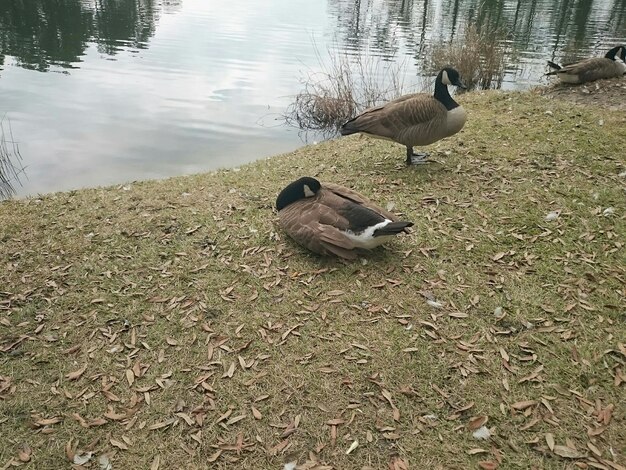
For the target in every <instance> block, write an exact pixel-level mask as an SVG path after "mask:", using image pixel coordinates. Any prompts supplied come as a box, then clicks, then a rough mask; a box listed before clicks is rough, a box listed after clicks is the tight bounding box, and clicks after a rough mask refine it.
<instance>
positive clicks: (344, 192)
mask: <svg viewBox="0 0 626 470" xmlns="http://www.w3.org/2000/svg"><path fill="white" fill-rule="evenodd" d="M324 187H325V188H326V189H328V190H329V191H332V192H333V193H335V194H336V195H337V196H340V197H342V198H344V199H348V200H350V201H352V202H354V203H356V204H360V205H362V206H364V207H367V208H368V209H371V210H373V211H374V212H377V213H379V214H380V215H382V216H383V217H385V218H386V219H389V220H391V221H392V222H399V221H400V219H399V218H398V217H397V216H396V215H394V214H392V213H391V212H389V211H388V210H386V209H383V208H382V207H380V206H379V205H377V204H376V203H374V202H372V201H370V200H369V199H367V198H366V197H364V196H362V195H361V194H359V193H357V192H356V191H353V190H352V189H350V188H346V187H345V186H340V185H338V184H334V183H324Z"/></svg>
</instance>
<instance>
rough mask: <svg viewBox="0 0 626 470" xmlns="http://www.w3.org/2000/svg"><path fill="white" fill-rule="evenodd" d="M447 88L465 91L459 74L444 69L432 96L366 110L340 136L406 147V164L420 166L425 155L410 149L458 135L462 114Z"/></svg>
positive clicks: (403, 99)
mask: <svg viewBox="0 0 626 470" xmlns="http://www.w3.org/2000/svg"><path fill="white" fill-rule="evenodd" d="M448 85H454V86H457V87H459V88H465V85H463V82H461V78H460V76H459V72H457V71H456V70H455V69H453V68H449V67H447V68H444V69H443V70H441V72H439V74H438V75H437V78H436V80H435V93H434V94H433V95H428V94H426V93H414V94H412V95H405V96H401V97H400V98H397V99H395V100H393V101H390V102H389V103H387V104H384V105H382V106H376V107H374V108H370V109H368V110H366V111H364V112H363V113H361V114H360V115H358V116H357V117H355V118H354V119H351V120H350V121H348V122H346V123H345V124H344V125H343V126H342V127H341V129H340V130H339V131H340V132H341V135H350V134H355V133H357V132H363V133H364V134H369V135H371V136H373V137H377V138H380V139H387V140H393V141H394V142H398V143H399V144H402V145H406V163H407V165H410V164H412V163H414V164H417V163H424V160H425V159H426V157H427V154H425V153H414V152H413V146H415V145H429V144H432V143H433V142H437V141H438V140H441V139H443V138H444V137H450V136H451V135H453V134H456V133H457V132H459V131H460V130H461V129H462V128H463V126H464V125H465V120H466V113H465V110H464V109H463V107H462V106H461V105H459V103H457V102H456V101H454V99H452V97H451V96H450V93H449V92H448Z"/></svg>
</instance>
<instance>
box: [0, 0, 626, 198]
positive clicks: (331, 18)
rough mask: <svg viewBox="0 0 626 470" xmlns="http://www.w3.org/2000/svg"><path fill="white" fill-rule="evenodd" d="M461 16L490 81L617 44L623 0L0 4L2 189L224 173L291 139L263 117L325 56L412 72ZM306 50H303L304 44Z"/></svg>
mask: <svg viewBox="0 0 626 470" xmlns="http://www.w3.org/2000/svg"><path fill="white" fill-rule="evenodd" d="M468 23H471V24H475V25H477V26H478V27H485V28H486V27H488V28H504V29H505V30H506V31H507V32H508V35H507V36H506V39H504V40H503V41H504V42H505V45H506V50H507V53H508V56H507V60H506V63H507V69H506V70H507V72H506V76H505V79H504V83H503V88H508V89H512V88H525V87H528V86H530V85H534V84H539V83H546V81H545V79H544V78H543V76H542V75H543V74H544V73H545V72H546V69H545V60H546V59H553V60H557V61H562V60H565V61H567V60H568V59H570V60H571V59H575V58H580V57H586V56H591V55H603V54H604V52H606V50H608V49H609V48H610V47H611V46H612V45H615V44H620V43H626V0H482V1H478V0H421V1H411V0H395V1H393V0H378V1H377V0H371V1H358V0H357V1H347V0H327V1H326V2H322V1H310V0H306V1H305V0H264V1H262V2H254V1H249V0H245V1H243V0H230V1H213V0H169V1H165V0H0V117H2V116H4V119H5V122H6V119H8V120H9V121H10V124H11V128H12V131H13V136H14V137H15V139H16V140H18V141H19V145H20V150H21V154H22V157H23V162H22V163H23V165H24V166H25V167H26V174H27V179H25V178H22V181H23V187H21V188H18V195H21V196H23V195H33V194H37V193H45V192H49V191H56V190H65V189H73V188H80V187H86V186H97V185H104V184H111V183H122V182H126V181H131V180H135V179H146V178H161V177H166V176H173V175H181V174H188V173H195V172H200V171H206V170H211V169H216V168H220V167H233V166H237V165H240V164H243V163H246V162H249V161H252V160H256V159H259V158H263V157H266V156H269V155H273V154H276V153H280V152H285V151H289V150H292V149H294V148H296V147H298V146H300V145H302V140H301V138H300V136H299V134H298V131H297V130H295V129H290V128H287V127H285V126H281V125H280V123H281V121H280V120H278V119H277V117H278V116H279V115H280V114H281V113H283V112H284V111H285V109H286V107H287V106H288V105H289V104H290V102H291V101H292V97H293V96H294V95H295V94H296V93H298V92H299V91H300V90H301V89H302V86H301V83H300V80H301V78H302V76H303V74H306V73H310V72H315V71H317V70H319V69H320V57H321V60H322V61H324V60H326V51H327V50H328V49H331V50H337V49H338V50H339V51H342V52H347V53H349V54H351V55H357V54H367V55H370V56H375V57H378V58H380V59H383V60H389V61H401V63H402V64H403V67H404V73H405V74H406V77H407V79H408V80H409V81H411V80H415V81H417V80H418V78H417V77H419V76H420V74H423V73H424V66H423V64H424V62H425V61H424V58H425V56H426V55H427V54H428V50H429V46H430V45H432V44H434V43H440V42H442V41H449V40H450V39H451V38H453V37H454V36H455V35H458V34H460V31H462V30H463V29H464V28H465V27H466V25H467V24H468ZM318 51H319V52H318Z"/></svg>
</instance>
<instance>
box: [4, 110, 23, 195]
mask: <svg viewBox="0 0 626 470" xmlns="http://www.w3.org/2000/svg"><path fill="white" fill-rule="evenodd" d="M4 121H5V119H4V118H3V119H2V120H0V200H2V199H8V198H9V197H11V196H12V195H13V194H14V193H15V184H20V185H21V182H20V178H19V177H20V174H21V173H23V172H24V167H23V166H22V163H21V162H22V156H21V155H20V149H19V146H18V145H17V142H15V140H14V139H13V131H12V130H11V123H10V122H9V121H8V120H7V121H6V122H7V124H6V128H7V131H8V139H7V137H5V131H4V129H5V124H4Z"/></svg>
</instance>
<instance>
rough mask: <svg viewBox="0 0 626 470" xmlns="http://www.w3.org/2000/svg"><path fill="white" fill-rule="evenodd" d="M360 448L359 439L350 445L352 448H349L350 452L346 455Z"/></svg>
mask: <svg viewBox="0 0 626 470" xmlns="http://www.w3.org/2000/svg"><path fill="white" fill-rule="evenodd" d="M358 446H359V441H358V439H357V440H355V441H354V442H353V443H352V444H350V447H348V450H346V454H349V453H350V452H352V451H353V450H354V449H356V448H357V447H358Z"/></svg>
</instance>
